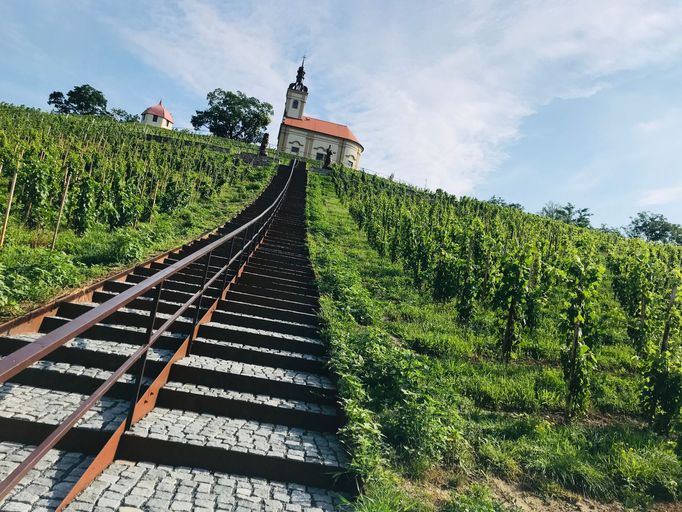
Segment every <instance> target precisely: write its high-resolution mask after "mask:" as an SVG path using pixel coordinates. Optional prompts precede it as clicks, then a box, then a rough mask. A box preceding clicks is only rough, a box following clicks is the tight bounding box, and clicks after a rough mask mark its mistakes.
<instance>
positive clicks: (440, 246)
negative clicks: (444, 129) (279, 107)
mask: <svg viewBox="0 0 682 512" xmlns="http://www.w3.org/2000/svg"><path fill="white" fill-rule="evenodd" d="M315 179H316V180H318V181H317V182H316V181H315V180H314V181H313V183H312V185H314V188H315V189H316V190H315V193H314V194H313V193H311V197H316V199H315V201H317V203H315V202H311V204H310V206H309V208H310V211H309V218H310V220H311V228H312V239H313V261H314V263H315V265H316V267H317V269H318V273H319V275H320V279H321V289H322V292H323V300H322V303H323V315H324V316H325V318H326V319H327V322H328V324H329V336H330V340H331V343H332V346H333V347H334V351H335V355H334V357H333V358H332V361H333V364H335V369H336V371H337V373H338V374H339V375H340V376H341V380H342V383H343V386H342V393H341V394H342V396H343V397H344V400H345V408H346V413H347V414H348V416H349V418H350V421H349V426H348V427H347V431H346V437H347V440H348V442H349V443H350V444H351V445H352V446H353V447H354V453H355V465H356V467H357V468H358V469H359V471H360V472H361V473H364V474H365V476H366V478H367V480H368V481H370V482H374V483H373V485H370V487H369V490H368V494H367V495H366V496H365V497H364V500H365V501H362V500H361V504H362V506H361V507H360V508H362V507H363V506H364V509H366V510H376V509H381V507H382V506H384V507H385V508H386V509H387V510H389V509H390V510H401V509H402V510H412V509H414V508H419V507H418V506H417V505H416V504H415V503H412V505H409V506H408V505H405V503H409V502H410V501H409V500H410V495H412V496H414V487H415V485H416V484H415V482H420V481H423V480H424V479H426V480H428V478H429V475H432V474H433V471H434V470H437V471H446V472H449V475H450V476H448V477H447V478H449V479H451V480H454V481H458V480H461V479H462V478H465V479H470V480H472V481H477V479H478V478H479V477H476V475H479V476H480V475H481V474H482V473H483V474H487V475H492V476H493V477H494V478H501V479H503V480H506V481H511V482H517V483H519V484H520V485H525V486H529V487H530V488H533V489H535V490H536V491H537V492H542V493H545V494H548V495H551V496H564V497H565V496H570V495H571V493H576V494H578V495H583V496H587V497H591V498H593V499H597V500H598V501H600V502H606V503H608V502H610V501H612V500H616V501H620V502H621V503H625V504H626V505H629V506H647V505H649V504H651V502H652V501H658V500H663V501H668V500H676V499H678V497H679V495H678V487H679V485H680V483H682V464H681V463H680V460H679V456H680V455H682V453H680V452H679V450H678V451H677V453H676V451H675V450H676V447H677V446H680V445H682V442H681V441H680V432H681V427H680V406H681V405H682V386H681V384H682V367H681V361H680V350H682V347H681V346H680V341H681V338H680V336H681V335H680V333H681V331H680V314H681V307H682V304H681V301H680V297H679V293H678V288H679V285H680V281H681V280H682V251H681V250H680V247H679V246H675V245H667V244H650V243H646V242H643V241H641V240H636V239H626V238H623V237H620V236H618V235H614V234H610V233H604V232H601V231H597V230H591V229H584V228H577V227H574V226H570V225H567V224H563V223H560V222H557V221H552V220H549V219H546V218H543V217H539V216H536V215H530V214H526V213H523V212H521V211H519V210H516V209H514V208H508V207H501V206H497V205H493V204H490V203H487V202H482V201H477V200H474V199H470V198H466V197H462V198H456V197H454V196H451V195H448V194H446V193H443V192H441V191H438V192H436V193H430V192H427V191H424V190H420V189H415V188H412V187H408V186H405V185H401V184H397V183H394V182H392V181H390V180H387V179H384V178H379V177H376V176H372V175H368V174H364V173H360V172H356V171H352V170H348V169H336V170H335V171H334V173H333V174H332V176H331V178H330V179H327V178H317V177H316V178H315ZM336 197H338V198H340V200H341V203H338V200H337V199H336ZM341 205H343V206H341ZM330 211H333V212H334V215H332V216H331V218H327V217H329V212H330ZM351 219H352V224H353V225H351V224H350V222H351ZM358 227H359V228H360V230H361V231H362V233H363V235H362V236H361V237H360V238H358V236H357V235H356V234H355V230H356V229H357V228H358ZM366 246H367V247H366ZM369 247H371V248H372V249H371V250H370V249H369ZM481 472H482V473H481ZM442 478H443V477H442V476H441V477H440V479H441V480H442ZM404 479H407V480H408V481H411V482H412V483H411V484H407V485H403V486H402V487H401V486H400V485H399V486H398V488H403V489H405V488H408V489H411V491H410V492H407V493H406V494H401V492H400V491H399V490H396V486H395V483H396V481H398V482H401V481H403V482H404ZM493 484H494V482H493V483H492V484H490V485H491V486H492V487H494V485H493ZM487 485H488V484H486V486H484V487H483V488H479V487H475V486H474V487H471V488H470V490H469V491H465V492H464V494H462V493H459V492H458V491H454V494H453V497H452V500H453V501H452V503H451V504H450V505H449V508H448V507H447V506H446V509H447V510H503V509H504V510H506V509H505V508H503V506H502V505H501V504H497V505H496V504H494V503H493V502H494V500H493V498H492V497H491V496H489V495H488V494H486V493H488V491H487V490H486V489H487ZM417 486H418V485H417ZM445 487H446V488H447V485H446V486H445ZM492 487H491V488H492ZM467 492H468V493H469V494H466V493H467ZM498 494H499V493H498ZM429 501H431V502H433V496H430V498H429V497H425V496H423V495H421V496H419V498H418V499H417V500H416V502H417V503H422V504H423V503H427V502H429ZM436 501H438V500H436ZM474 502H476V503H477V504H478V505H476V506H478V507H479V508H466V506H463V505H461V503H474ZM441 503H442V502H441ZM458 503H459V504H460V505H458ZM486 503H487V505H485V504H486ZM398 504H400V505H398ZM484 505H485V506H484ZM498 505H499V506H498ZM424 506H425V509H426V510H430V509H431V508H429V507H428V506H426V505H424ZM461 506H463V507H464V508H461ZM458 507H459V508H458ZM472 507H473V505H472ZM485 507H488V508H485ZM495 507H497V508H495ZM531 507H532V505H531Z"/></svg>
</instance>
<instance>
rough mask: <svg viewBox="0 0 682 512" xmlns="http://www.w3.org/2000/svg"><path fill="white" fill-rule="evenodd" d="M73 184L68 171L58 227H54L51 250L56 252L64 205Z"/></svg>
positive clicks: (58, 216) (58, 217)
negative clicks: (70, 185) (55, 247)
mask: <svg viewBox="0 0 682 512" xmlns="http://www.w3.org/2000/svg"><path fill="white" fill-rule="evenodd" d="M70 183H71V173H70V172H69V171H66V183H65V184H64V193H63V194H62V201H61V204H60V205H59V214H58V215H57V225H56V226H55V227H54V235H52V245H51V246H50V250H51V251H54V246H55V244H56V243H57V234H58V233H59V224H60V223H61V221H62V214H63V213H64V205H65V204H66V195H67V194H68V193H69V184H70Z"/></svg>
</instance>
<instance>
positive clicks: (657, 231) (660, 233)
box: [625, 212, 682, 244]
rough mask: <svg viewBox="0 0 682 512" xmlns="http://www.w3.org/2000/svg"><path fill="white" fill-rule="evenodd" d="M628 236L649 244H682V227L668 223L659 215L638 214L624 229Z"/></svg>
mask: <svg viewBox="0 0 682 512" xmlns="http://www.w3.org/2000/svg"><path fill="white" fill-rule="evenodd" d="M625 231H626V232H627V234H628V236H631V237H635V238H643V239H644V240H649V241H650V242H674V243H676V244H681V243H682V226H680V225H679V224H673V223H672V222H669V221H668V219H666V218H665V216H663V215H661V214H660V213H652V212H639V213H638V214H637V215H636V216H635V217H634V218H632V217H631V218H630V224H629V225H628V226H627V228H625Z"/></svg>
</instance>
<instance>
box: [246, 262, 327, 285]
mask: <svg viewBox="0 0 682 512" xmlns="http://www.w3.org/2000/svg"><path fill="white" fill-rule="evenodd" d="M249 268H251V269H253V270H254V271H255V272H258V273H261V274H262V273H263V272H267V273H268V274H269V275H271V276H276V277H283V278H285V279H290V278H292V277H293V278H296V279H308V280H313V279H314V278H315V275H314V274H313V272H312V271H308V272H301V271H299V270H293V269H276V268H272V267H271V266H270V267H269V266H267V265H261V264H259V263H256V262H254V261H249Z"/></svg>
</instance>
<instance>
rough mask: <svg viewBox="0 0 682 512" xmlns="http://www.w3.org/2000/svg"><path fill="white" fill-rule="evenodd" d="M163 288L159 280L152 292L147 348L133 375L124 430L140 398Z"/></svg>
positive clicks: (129, 423) (130, 421)
mask: <svg viewBox="0 0 682 512" xmlns="http://www.w3.org/2000/svg"><path fill="white" fill-rule="evenodd" d="M162 289H163V281H161V282H160V283H159V284H158V286H157V287H156V293H155V294H154V303H153V305H152V308H151V310H150V311H149V325H148V326H147V335H146V341H145V343H146V345H147V349H146V350H145V351H144V353H143V354H142V357H141V358H140V361H139V362H138V365H139V367H140V368H139V371H138V372H137V374H136V375H135V382H134V383H133V395H132V397H131V398H130V407H129V408H128V417H127V418H126V426H125V430H128V429H129V428H130V426H131V425H132V423H133V416H134V414H135V405H136V404H137V401H138V399H139V398H140V389H141V388H142V380H143V379H144V371H145V367H146V366H147V354H148V353H149V344H150V341H151V337H152V334H153V332H154V323H155V322H156V313H157V312H158V310H159V302H160V300H161V290H162Z"/></svg>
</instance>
